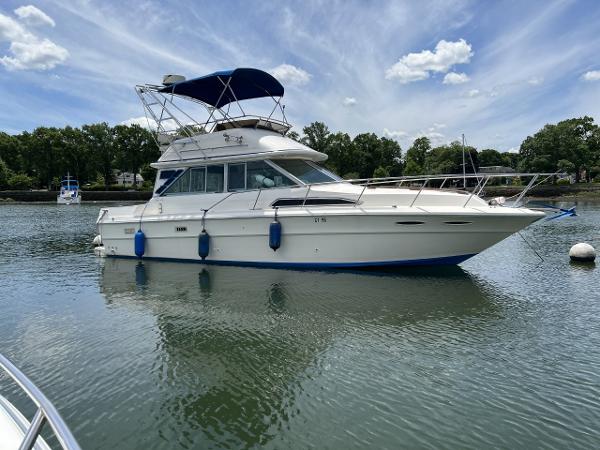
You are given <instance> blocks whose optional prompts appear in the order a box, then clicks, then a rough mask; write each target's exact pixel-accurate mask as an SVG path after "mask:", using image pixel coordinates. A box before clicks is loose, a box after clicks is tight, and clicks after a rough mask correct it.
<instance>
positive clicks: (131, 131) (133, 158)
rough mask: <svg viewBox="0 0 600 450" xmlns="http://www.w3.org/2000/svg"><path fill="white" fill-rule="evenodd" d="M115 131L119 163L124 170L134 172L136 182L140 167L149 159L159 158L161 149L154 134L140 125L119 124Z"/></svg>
mask: <svg viewBox="0 0 600 450" xmlns="http://www.w3.org/2000/svg"><path fill="white" fill-rule="evenodd" d="M113 132H114V145H115V147H116V149H117V163H118V164H119V166H120V167H121V169H122V170H123V171H130V172H131V173H133V182H134V184H136V182H137V175H138V173H139V171H140V168H141V167H142V166H143V165H144V163H146V162H147V161H148V160H149V159H157V158H158V157H159V156H160V151H159V150H158V147H157V145H156V143H155V141H154V138H153V137H152V134H151V133H150V132H149V131H148V130H146V129H145V128H142V127H140V126H139V125H131V126H126V125H117V126H116V127H114V129H113Z"/></svg>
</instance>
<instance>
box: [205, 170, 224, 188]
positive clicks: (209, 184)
mask: <svg viewBox="0 0 600 450" xmlns="http://www.w3.org/2000/svg"><path fill="white" fill-rule="evenodd" d="M224 183H225V166H223V165H218V166H206V192H223V185H224Z"/></svg>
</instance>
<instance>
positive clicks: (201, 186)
mask: <svg viewBox="0 0 600 450" xmlns="http://www.w3.org/2000/svg"><path fill="white" fill-rule="evenodd" d="M191 179H192V180H191V184H190V192H205V191H206V167H194V168H193V169H191Z"/></svg>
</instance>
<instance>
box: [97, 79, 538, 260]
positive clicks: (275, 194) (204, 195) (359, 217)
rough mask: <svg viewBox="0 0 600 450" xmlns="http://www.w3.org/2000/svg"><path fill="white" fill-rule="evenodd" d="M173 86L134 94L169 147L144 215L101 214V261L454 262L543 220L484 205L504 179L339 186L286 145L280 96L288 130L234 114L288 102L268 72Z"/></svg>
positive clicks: (307, 151) (302, 150)
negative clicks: (491, 187)
mask: <svg viewBox="0 0 600 450" xmlns="http://www.w3.org/2000/svg"><path fill="white" fill-rule="evenodd" d="M167 81H168V82H169V83H167V84H166V85H165V86H151V85H145V86H138V94H139V95H140V98H141V99H142V101H143V103H144V106H145V107H146V110H147V112H148V114H149V115H150V116H151V117H152V118H153V119H154V120H155V121H156V122H157V123H158V125H159V132H160V135H159V140H160V142H161V143H163V144H164V145H163V148H164V151H163V154H162V156H161V158H160V159H159V160H158V161H157V162H156V163H154V164H153V167H155V168H156V169H158V174H157V178H156V185H155V190H154V195H153V197H152V199H151V200H150V201H149V202H148V203H146V204H144V205H136V206H125V207H115V208H105V209H102V210H101V212H100V215H99V217H98V221H97V224H98V230H99V236H98V237H97V238H96V239H95V243H96V245H97V250H96V251H97V253H98V254H102V255H105V256H121V257H140V258H153V259H170V260H185V261H197V262H204V263H216V264H240V265H254V266H275V267H297V268H347V267H382V266H387V267H389V266H402V265H420V264H457V263H460V262H462V261H464V260H466V259H467V258H470V257H472V256H473V255H476V254H477V253H479V252H481V251H483V250H485V249H486V248H488V247H490V246H492V245H494V244H496V243H497V242H499V241H501V240H502V239H504V238H506V237H507V236H510V235H511V234H513V233H515V232H517V231H519V230H521V229H523V228H524V227H526V226H527V225H529V224H531V223H532V222H534V221H536V220H538V219H540V218H541V217H544V213H542V212H539V211H534V210H531V209H527V208H523V207H507V206H503V205H501V204H500V202H497V201H494V202H487V201H485V200H484V199H482V198H480V196H479V195H480V194H481V192H482V191H483V188H484V187H485V185H486V183H487V182H488V181H489V179H490V178H493V177H499V176H502V175H478V174H475V175H470V176H468V178H471V179H473V180H474V183H475V182H476V183H477V186H476V187H474V188H473V190H472V192H467V191H458V190H450V189H441V188H440V187H443V185H444V184H446V182H447V181H448V180H449V179H451V178H458V177H460V178H462V176H458V175H449V176H437V177H428V178H427V177H426V178H421V179H420V180H419V181H418V183H419V184H418V185H417V187H414V186H411V185H408V186H407V185H406V184H407V183H408V184H414V183H415V182H417V180H416V179H415V178H410V177H405V178H388V179H380V180H357V181H353V182H350V181H347V180H342V179H340V178H339V177H338V176H336V175H335V174H332V173H331V172H329V171H328V170H326V169H324V168H322V167H321V166H319V164H318V163H319V162H322V161H324V160H326V159H327V155H325V154H322V153H319V152H317V151H315V150H313V149H311V148H309V147H306V146H305V145H303V144H301V143H299V142H296V141H294V140H292V139H289V138H287V137H286V136H285V133H286V132H287V130H288V129H289V124H287V122H286V121H285V116H284V115H283V108H282V107H281V105H280V98H279V100H275V108H277V107H279V108H280V111H281V113H282V115H283V120H281V121H278V120H274V119H273V118H272V115H273V112H271V115H269V116H268V117H252V116H248V115H245V114H242V116H239V117H233V116H232V115H231V114H230V112H229V106H228V105H230V104H231V103H233V104H237V105H238V106H240V105H239V102H240V101H242V100H246V99H252V98H259V97H271V98H273V99H274V98H275V97H281V96H282V95H283V87H282V86H281V85H280V84H279V83H278V82H277V81H276V80H275V79H274V78H273V77H271V76H270V75H269V74H267V73H265V72H261V71H258V70H255V69H236V70H234V71H229V72H217V73H215V74H212V75H208V76H206V77H201V78H197V79H193V80H188V81H185V80H181V79H179V81H175V82H174V83H170V82H171V81H173V79H172V78H171V79H167ZM215 87H220V89H215ZM178 97H183V98H186V99H188V100H191V101H193V102H194V103H195V104H199V105H201V106H203V107H206V109H207V111H208V112H209V117H208V120H207V121H206V122H203V123H200V122H195V124H194V125H191V126H190V125H189V119H190V116H188V115H186V119H185V120H187V121H188V122H183V121H181V120H180V119H178V118H177V117H176V115H175V113H174V112H177V111H181V109H180V107H179V106H178V105H176V104H175V103H174V99H176V98H178ZM226 105H227V106H228V107H227V108H224V107H225V106H226ZM157 106H158V107H159V108H160V111H156V110H155V109H154V108H156V107H157ZM240 109H241V106H240ZM242 111H243V110H242ZM217 113H220V114H221V115H222V118H219V119H215V114H217ZM169 123H170V124H171V125H172V124H173V123H175V124H177V126H176V127H175V130H169V129H167V125H168V124H169ZM184 124H185V125H184ZM209 128H210V132H208V133H204V131H205V130H208V129H209ZM182 134H183V135H182ZM518 175H519V174H510V175H509V176H513V177H514V176H518ZM521 175H530V178H532V180H533V181H535V179H537V175H535V174H521ZM474 183H473V184H474ZM532 184H533V182H532V183H530V185H529V186H528V187H531V185H532ZM432 185H436V186H438V188H429V187H428V186H432ZM523 194H524V193H523ZM521 199H522V195H521V196H519V198H518V199H517V204H518V203H519V201H520V200H521Z"/></svg>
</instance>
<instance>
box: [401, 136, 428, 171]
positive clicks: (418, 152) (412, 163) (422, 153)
mask: <svg viewBox="0 0 600 450" xmlns="http://www.w3.org/2000/svg"><path fill="white" fill-rule="evenodd" d="M430 151H431V142H430V140H429V138H427V137H420V138H417V139H415V140H414V142H413V143H412V145H411V146H410V148H409V149H408V150H407V151H406V165H405V167H404V175H422V174H424V173H425V161H426V158H427V153H428V152H430Z"/></svg>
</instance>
